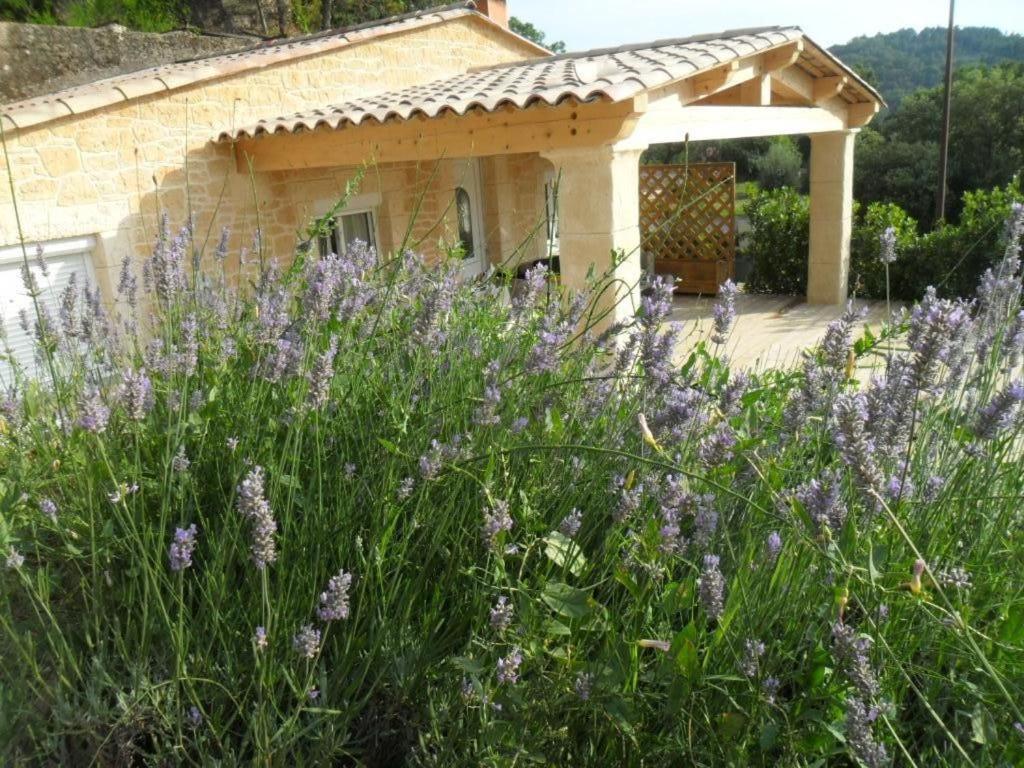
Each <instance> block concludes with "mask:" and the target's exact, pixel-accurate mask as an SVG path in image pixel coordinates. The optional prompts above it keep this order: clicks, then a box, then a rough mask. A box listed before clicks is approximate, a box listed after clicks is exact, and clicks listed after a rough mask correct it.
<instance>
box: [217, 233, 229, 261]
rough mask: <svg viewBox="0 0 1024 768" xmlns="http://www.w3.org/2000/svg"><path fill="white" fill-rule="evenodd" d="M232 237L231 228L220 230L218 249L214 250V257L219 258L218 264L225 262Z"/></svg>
mask: <svg viewBox="0 0 1024 768" xmlns="http://www.w3.org/2000/svg"><path fill="white" fill-rule="evenodd" d="M230 239H231V230H230V229H228V228H227V227H224V228H223V229H221V231H220V240H218V241H217V249H216V250H215V251H214V252H213V257H214V258H215V259H216V260H217V263H218V264H222V263H224V259H226V258H227V256H228V242H229V241H230Z"/></svg>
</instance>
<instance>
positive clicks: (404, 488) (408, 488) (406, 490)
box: [395, 477, 416, 501]
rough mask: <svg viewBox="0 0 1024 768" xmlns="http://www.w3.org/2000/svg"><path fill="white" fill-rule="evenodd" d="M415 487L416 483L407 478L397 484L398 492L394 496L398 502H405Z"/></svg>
mask: <svg viewBox="0 0 1024 768" xmlns="http://www.w3.org/2000/svg"><path fill="white" fill-rule="evenodd" d="M415 486H416V481H415V480H413V479H412V478H411V477H407V478H405V479H404V480H402V482H400V483H399V484H398V492H397V493H396V494H395V495H396V496H398V500H399V501H405V500H406V499H408V498H409V497H410V496H412V489H413V488H414V487H415Z"/></svg>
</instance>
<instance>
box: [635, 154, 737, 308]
mask: <svg viewBox="0 0 1024 768" xmlns="http://www.w3.org/2000/svg"><path fill="white" fill-rule="evenodd" d="M640 240H641V245H642V248H643V251H644V253H645V254H648V256H649V257H651V258H653V259H654V271H655V272H656V273H657V274H672V275H675V276H676V277H678V278H679V282H678V283H677V284H676V291H677V292H680V293H702V294H715V293H717V292H718V286H720V285H721V284H722V283H724V282H725V281H726V280H727V279H729V278H731V277H733V275H734V268H735V263H736V164H735V163H695V164H691V165H641V166H640Z"/></svg>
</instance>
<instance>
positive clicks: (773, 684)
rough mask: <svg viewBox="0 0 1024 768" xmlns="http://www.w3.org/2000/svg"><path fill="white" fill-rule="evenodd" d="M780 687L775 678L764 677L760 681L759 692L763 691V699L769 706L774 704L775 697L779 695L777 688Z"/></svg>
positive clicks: (779, 681)
mask: <svg viewBox="0 0 1024 768" xmlns="http://www.w3.org/2000/svg"><path fill="white" fill-rule="evenodd" d="M781 687H782V681H781V680H779V678H777V677H766V678H765V679H764V680H762V681H761V690H762V691H764V697H765V699H766V700H767V701H768V703H769V704H774V703H775V697H776V696H777V695H778V693H779V688H781Z"/></svg>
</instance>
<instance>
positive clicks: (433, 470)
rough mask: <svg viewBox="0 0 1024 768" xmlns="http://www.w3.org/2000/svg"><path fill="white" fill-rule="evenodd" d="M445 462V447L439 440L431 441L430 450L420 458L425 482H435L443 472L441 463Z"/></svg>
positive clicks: (421, 474)
mask: <svg viewBox="0 0 1024 768" xmlns="http://www.w3.org/2000/svg"><path fill="white" fill-rule="evenodd" d="M443 460H444V450H443V446H442V445H441V444H440V443H439V442H438V441H437V440H431V441H430V450H429V451H427V452H426V453H425V454H423V455H422V456H420V460H419V468H420V476H421V477H422V478H423V479H424V480H433V479H434V478H435V477H437V473H438V472H440V471H441V462H442V461H443Z"/></svg>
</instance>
